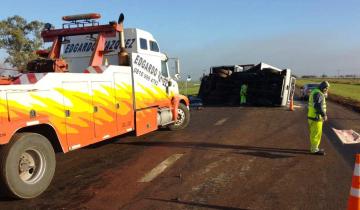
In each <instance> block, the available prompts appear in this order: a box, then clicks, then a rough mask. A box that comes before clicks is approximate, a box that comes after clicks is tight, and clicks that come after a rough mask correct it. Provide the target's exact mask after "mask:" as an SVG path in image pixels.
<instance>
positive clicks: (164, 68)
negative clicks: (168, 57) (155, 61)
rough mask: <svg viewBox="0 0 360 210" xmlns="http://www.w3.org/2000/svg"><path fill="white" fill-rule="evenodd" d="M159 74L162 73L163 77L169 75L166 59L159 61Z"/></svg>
mask: <svg viewBox="0 0 360 210" xmlns="http://www.w3.org/2000/svg"><path fill="white" fill-rule="evenodd" d="M161 75H163V76H164V77H169V72H168V68H167V63H166V61H161Z"/></svg>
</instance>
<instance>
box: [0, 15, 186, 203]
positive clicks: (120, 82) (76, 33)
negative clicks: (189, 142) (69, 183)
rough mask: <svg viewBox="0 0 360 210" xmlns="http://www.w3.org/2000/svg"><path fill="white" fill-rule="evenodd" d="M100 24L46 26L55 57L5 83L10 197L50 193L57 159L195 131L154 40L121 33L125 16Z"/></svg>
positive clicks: (1, 85)
mask: <svg viewBox="0 0 360 210" xmlns="http://www.w3.org/2000/svg"><path fill="white" fill-rule="evenodd" d="M98 18H100V15H99V14H93V13H92V14H84V15H74V16H65V17H63V20H64V21H65V23H64V24H63V26H62V28H61V29H54V28H53V26H52V25H51V24H46V25H45V28H44V30H43V31H42V34H41V35H42V37H43V39H44V41H45V42H52V47H51V49H50V50H49V51H44V50H42V51H38V52H37V53H38V54H39V55H40V56H41V58H39V59H36V60H34V61H31V62H29V64H28V66H27V72H26V73H22V74H17V75H12V76H10V75H2V76H1V79H0V123H1V127H0V145H1V146H0V157H1V159H0V170H1V173H0V177H1V188H5V189H6V190H7V191H8V194H9V195H10V196H13V197H17V198H23V199H24V198H34V197H36V196H38V195H40V194H41V193H42V192H44V191H45V190H46V189H47V187H48V186H49V184H50V182H51V180H52V178H53V175H54V172H55V165H56V162H55V152H65V153H66V152H68V151H71V150H76V149H79V148H82V147H84V146H87V145H89V144H93V143H96V142H99V141H103V140H106V139H109V138H112V137H115V136H118V135H121V134H125V133H128V132H134V133H135V134H136V135H137V136H140V135H142V134H146V133H149V132H151V131H154V130H157V129H158V128H159V127H168V128H169V129H171V130H178V129H183V128H185V127H186V126H187V125H188V123H189V120H190V114H189V108H188V107H189V100H188V99H187V98H186V97H185V96H183V95H180V94H179V90H178V85H177V83H176V82H175V81H174V80H173V79H171V77H170V74H169V70H168V60H169V59H168V58H167V56H166V55H165V54H163V53H161V52H160V49H159V46H158V44H157V42H156V41H155V39H154V38H153V36H152V35H151V34H150V33H148V32H146V31H143V30H140V29H135V28H134V29H123V20H124V16H123V15H122V14H121V15H120V17H119V20H118V22H115V21H114V22H110V23H109V24H105V25H100V24H99V23H98V22H97V21H96V20H95V19H98ZM174 63H175V71H176V75H175V76H178V74H179V61H178V60H177V59H176V60H175V62H174Z"/></svg>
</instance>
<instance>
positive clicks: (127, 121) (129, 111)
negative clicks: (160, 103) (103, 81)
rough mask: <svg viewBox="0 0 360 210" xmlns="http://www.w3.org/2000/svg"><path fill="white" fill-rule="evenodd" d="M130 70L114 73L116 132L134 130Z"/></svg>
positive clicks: (121, 132)
mask: <svg viewBox="0 0 360 210" xmlns="http://www.w3.org/2000/svg"><path fill="white" fill-rule="evenodd" d="M132 81H133V79H132V75H131V70H130V69H126V70H125V71H123V72H116V73H114V84H115V85H114V88H115V107H116V108H117V110H116V122H117V131H118V134H119V135H120V134H123V133H127V132H130V131H133V130H134V128H135V127H134V118H135V114H134V98H133V97H134V96H133V90H134V88H133V82H132Z"/></svg>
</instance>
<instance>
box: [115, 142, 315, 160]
mask: <svg viewBox="0 0 360 210" xmlns="http://www.w3.org/2000/svg"><path fill="white" fill-rule="evenodd" d="M118 144H126V145H134V146H149V147H178V148H192V149H205V150H209V149H220V150H221V149H227V150H245V151H255V152H247V153H246V152H243V153H242V152H239V151H234V153H237V154H245V155H257V156H259V157H268V158H281V157H282V158H286V156H284V155H279V154H272V153H271V152H274V153H280V154H281V153H284V154H302V155H312V154H311V153H310V152H309V151H308V150H303V149H283V148H271V147H254V146H242V145H226V144H212V143H195V142H164V141H163V142H145V141H138V142H124V143H122V142H119V143H118ZM280 156H281V157H280ZM288 157H292V156H288Z"/></svg>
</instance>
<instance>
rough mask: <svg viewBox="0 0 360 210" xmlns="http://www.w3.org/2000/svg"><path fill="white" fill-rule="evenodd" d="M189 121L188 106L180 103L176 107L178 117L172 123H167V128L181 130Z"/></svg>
mask: <svg viewBox="0 0 360 210" xmlns="http://www.w3.org/2000/svg"><path fill="white" fill-rule="evenodd" d="M189 123H190V112H189V110H188V108H187V107H186V106H185V105H184V104H182V103H180V104H179V107H178V117H177V120H176V122H175V123H174V124H172V125H169V129H170V130H172V131H175V130H181V129H184V128H186V127H187V126H188V125H189Z"/></svg>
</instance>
